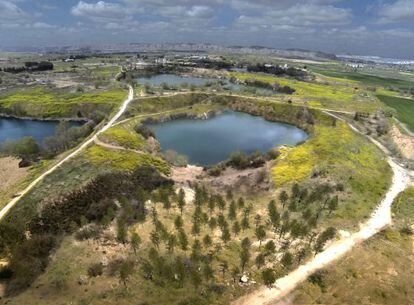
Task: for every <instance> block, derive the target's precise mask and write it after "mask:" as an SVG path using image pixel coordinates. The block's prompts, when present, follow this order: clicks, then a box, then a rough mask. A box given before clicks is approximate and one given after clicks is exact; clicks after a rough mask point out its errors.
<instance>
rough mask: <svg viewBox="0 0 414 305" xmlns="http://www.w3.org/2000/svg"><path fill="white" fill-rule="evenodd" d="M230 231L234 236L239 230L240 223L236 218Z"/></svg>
mask: <svg viewBox="0 0 414 305" xmlns="http://www.w3.org/2000/svg"><path fill="white" fill-rule="evenodd" d="M232 231H233V233H234V235H236V236H237V235H239V233H240V231H241V228H240V224H239V222H238V221H237V220H236V221H235V222H234V223H233V227H232Z"/></svg>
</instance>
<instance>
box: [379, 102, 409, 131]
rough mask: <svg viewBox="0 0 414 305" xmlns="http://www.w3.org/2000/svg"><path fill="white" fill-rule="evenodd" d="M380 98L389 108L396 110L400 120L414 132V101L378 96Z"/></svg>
mask: <svg viewBox="0 0 414 305" xmlns="http://www.w3.org/2000/svg"><path fill="white" fill-rule="evenodd" d="M378 98H379V99H380V101H381V102H383V103H384V104H386V105H387V106H389V107H391V108H393V109H395V110H396V112H397V118H398V120H400V121H401V122H402V123H404V124H406V125H407V126H408V128H409V129H410V130H411V131H413V132H414V100H411V99H406V98H400V97H394V96H387V95H378Z"/></svg>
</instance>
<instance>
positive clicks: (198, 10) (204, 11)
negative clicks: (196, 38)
mask: <svg viewBox="0 0 414 305" xmlns="http://www.w3.org/2000/svg"><path fill="white" fill-rule="evenodd" d="M187 14H188V16H189V17H192V18H200V19H209V18H212V17H213V16H214V11H213V9H211V8H210V7H208V6H204V5H200V6H198V5H196V6H193V7H192V8H190V9H189V10H188V11H187Z"/></svg>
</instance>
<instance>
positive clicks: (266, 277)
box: [262, 268, 276, 288]
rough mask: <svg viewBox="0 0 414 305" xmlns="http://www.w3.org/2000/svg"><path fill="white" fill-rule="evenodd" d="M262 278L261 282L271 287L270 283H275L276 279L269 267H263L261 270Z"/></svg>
mask: <svg viewBox="0 0 414 305" xmlns="http://www.w3.org/2000/svg"><path fill="white" fill-rule="evenodd" d="M262 279H263V283H264V284H265V285H266V286H267V287H269V288H272V285H273V284H274V283H275V281H276V274H275V272H274V271H273V270H272V269H270V268H268V269H265V270H263V272H262Z"/></svg>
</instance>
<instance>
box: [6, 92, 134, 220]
mask: <svg viewBox="0 0 414 305" xmlns="http://www.w3.org/2000/svg"><path fill="white" fill-rule="evenodd" d="M133 98H134V89H133V88H132V87H129V94H128V97H127V99H126V100H125V101H124V102H123V103H122V105H121V107H120V108H119V110H118V112H117V113H116V114H115V115H114V116H113V117H112V118H111V120H109V122H108V123H106V124H105V126H103V127H102V128H101V129H100V130H98V131H97V132H96V133H95V134H94V135H93V136H92V137H90V138H89V139H87V140H86V141H85V142H83V143H82V145H80V146H79V147H78V148H76V149H75V150H74V151H73V152H71V153H70V154H69V155H68V156H66V157H65V158H64V159H62V160H60V161H59V162H58V163H57V164H56V165H54V166H53V167H51V168H50V169H48V170H47V171H46V172H44V173H43V174H41V175H40V176H39V177H37V178H36V179H35V180H34V181H33V182H32V183H30V184H29V185H28V186H27V187H26V188H25V189H24V190H23V191H22V192H20V194H19V195H18V196H16V197H15V198H13V199H12V200H11V201H10V202H9V203H8V204H7V205H6V206H5V207H4V208H3V209H2V210H1V211H0V220H2V219H3V218H4V217H5V216H6V214H7V213H8V212H9V211H10V209H11V208H12V207H14V206H15V205H16V203H17V202H19V200H20V199H21V198H22V197H23V196H24V195H26V194H27V193H28V192H30V191H31V190H32V189H33V188H34V187H35V186H36V185H37V184H38V183H39V182H41V181H42V180H43V179H44V178H45V177H46V176H48V175H49V174H51V173H53V172H54V171H55V170H56V169H58V168H59V167H60V166H61V165H62V164H64V163H65V162H66V161H68V160H70V159H72V158H73V157H75V156H77V155H78V154H79V153H80V152H82V151H83V150H84V149H85V148H86V147H88V146H89V144H91V143H92V142H94V141H95V139H96V138H97V136H98V135H99V134H101V133H102V132H104V131H106V130H108V129H109V128H110V127H111V126H112V125H113V124H114V123H115V121H116V120H118V119H119V118H120V117H121V115H122V114H123V113H124V112H125V110H126V108H127V107H128V105H129V103H130V102H131V101H132V100H133Z"/></svg>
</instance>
